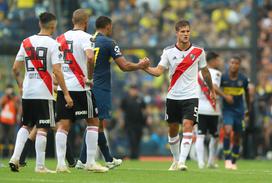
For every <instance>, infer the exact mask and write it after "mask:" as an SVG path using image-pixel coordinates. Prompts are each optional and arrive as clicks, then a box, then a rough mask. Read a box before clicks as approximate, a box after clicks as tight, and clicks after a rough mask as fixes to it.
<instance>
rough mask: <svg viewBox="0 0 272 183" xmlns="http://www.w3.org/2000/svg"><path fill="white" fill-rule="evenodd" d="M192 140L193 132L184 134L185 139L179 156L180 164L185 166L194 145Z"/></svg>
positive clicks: (181, 144)
mask: <svg viewBox="0 0 272 183" xmlns="http://www.w3.org/2000/svg"><path fill="white" fill-rule="evenodd" d="M192 138H193V133H192V132H185V133H183V138H182V141H181V143H180V154H179V163H181V164H185V161H186V159H187V156H188V154H189V152H190V148H191V145H192Z"/></svg>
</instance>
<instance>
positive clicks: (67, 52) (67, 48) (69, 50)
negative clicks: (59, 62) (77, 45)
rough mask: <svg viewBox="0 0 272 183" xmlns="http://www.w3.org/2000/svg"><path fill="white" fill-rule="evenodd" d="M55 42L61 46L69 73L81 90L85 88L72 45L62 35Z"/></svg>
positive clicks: (83, 76) (82, 74)
mask: <svg viewBox="0 0 272 183" xmlns="http://www.w3.org/2000/svg"><path fill="white" fill-rule="evenodd" d="M57 41H58V42H59V43H60V45H61V50H62V51H63V52H64V61H65V63H66V64H68V66H69V67H70V69H71V71H72V72H73V73H74V75H75V76H76V78H77V80H78V82H79V84H80V85H81V86H82V88H85V82H84V78H85V75H84V73H83V71H82V70H81V68H80V66H79V65H78V63H77V61H76V59H75V57H74V55H73V45H72V42H71V41H67V40H66V38H65V36H64V34H62V35H61V36H59V37H58V38H57Z"/></svg>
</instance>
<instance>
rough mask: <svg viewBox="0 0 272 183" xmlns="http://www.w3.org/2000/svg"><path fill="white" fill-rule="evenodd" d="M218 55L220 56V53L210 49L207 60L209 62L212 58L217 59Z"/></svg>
mask: <svg viewBox="0 0 272 183" xmlns="http://www.w3.org/2000/svg"><path fill="white" fill-rule="evenodd" d="M217 57H219V54H218V53H215V52H214V51H209V52H208V53H207V56H206V60H207V62H210V61H211V60H213V59H216V58H217Z"/></svg>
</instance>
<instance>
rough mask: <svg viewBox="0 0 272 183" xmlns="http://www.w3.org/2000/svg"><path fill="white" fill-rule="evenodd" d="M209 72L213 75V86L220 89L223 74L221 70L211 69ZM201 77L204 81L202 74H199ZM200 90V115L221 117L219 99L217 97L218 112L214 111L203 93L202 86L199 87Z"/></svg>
mask: <svg viewBox="0 0 272 183" xmlns="http://www.w3.org/2000/svg"><path fill="white" fill-rule="evenodd" d="M209 72H210V74H211V78H212V82H213V84H214V85H216V86H218V87H220V82H221V76H222V73H221V72H220V71H219V70H216V69H213V68H209ZM199 76H200V78H201V79H202V80H203V77H202V74H201V72H199ZM198 88H199V105H198V113H199V114H202V115H220V113H221V110H220V101H219V97H218V96H217V99H216V110H214V108H213V107H212V105H211V103H210V102H209V100H208V99H207V97H206V96H205V94H204V93H203V92H202V90H201V87H200V85H199V86H198Z"/></svg>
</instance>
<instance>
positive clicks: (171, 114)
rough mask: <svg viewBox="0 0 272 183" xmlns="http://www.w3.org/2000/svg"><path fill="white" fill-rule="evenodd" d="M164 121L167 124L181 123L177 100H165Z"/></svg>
mask: <svg viewBox="0 0 272 183" xmlns="http://www.w3.org/2000/svg"><path fill="white" fill-rule="evenodd" d="M165 120H166V121H167V122H168V123H169V124H172V123H181V122H182V120H183V113H182V106H181V104H180V102H179V100H172V99H166V109H165Z"/></svg>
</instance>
